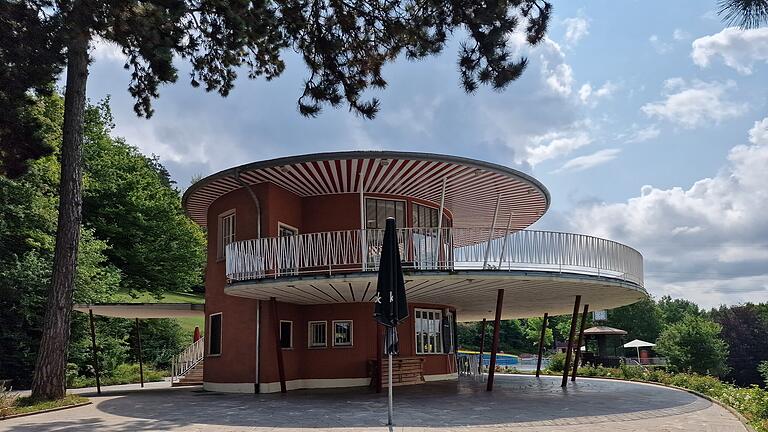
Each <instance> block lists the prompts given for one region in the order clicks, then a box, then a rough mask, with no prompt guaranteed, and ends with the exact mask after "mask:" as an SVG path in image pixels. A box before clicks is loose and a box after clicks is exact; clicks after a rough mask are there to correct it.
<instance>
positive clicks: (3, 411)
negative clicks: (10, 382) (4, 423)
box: [0, 384, 16, 419]
mask: <svg viewBox="0 0 768 432" xmlns="http://www.w3.org/2000/svg"><path fill="white" fill-rule="evenodd" d="M15 402H16V394H15V393H13V392H12V391H11V389H10V388H6V387H5V385H4V384H0V419H1V418H3V417H6V416H8V415H10V414H11V412H12V411H13V405H14V403H15Z"/></svg>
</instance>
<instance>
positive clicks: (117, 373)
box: [67, 363, 167, 388]
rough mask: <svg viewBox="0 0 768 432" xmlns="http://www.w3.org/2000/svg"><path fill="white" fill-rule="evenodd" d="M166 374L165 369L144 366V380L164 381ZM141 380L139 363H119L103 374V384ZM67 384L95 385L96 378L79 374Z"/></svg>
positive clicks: (74, 386)
mask: <svg viewBox="0 0 768 432" xmlns="http://www.w3.org/2000/svg"><path fill="white" fill-rule="evenodd" d="M166 375H167V374H166V373H165V372H163V371H158V370H156V369H153V368H151V367H149V366H147V365H145V366H144V382H152V381H162V380H163V379H164V378H165V376H166ZM140 380H141V378H140V374H139V365H138V364H135V363H132V364H126V363H123V364H120V365H117V366H116V367H115V368H114V370H113V371H112V372H111V373H109V374H108V375H104V376H102V377H101V385H104V386H106V385H118V384H133V383H137V382H139V381H140ZM67 386H68V387H69V388H81V387H95V386H96V378H95V377H84V376H77V377H75V378H73V379H72V380H71V382H70V381H68V383H67Z"/></svg>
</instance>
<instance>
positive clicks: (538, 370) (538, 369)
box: [536, 312, 549, 378]
mask: <svg viewBox="0 0 768 432" xmlns="http://www.w3.org/2000/svg"><path fill="white" fill-rule="evenodd" d="M547 318H549V314H548V313H546V312H544V320H543V321H542V322H541V336H539V359H538V361H537V362H536V378H538V377H539V375H540V374H541V355H542V354H544V338H545V336H546V335H547Z"/></svg>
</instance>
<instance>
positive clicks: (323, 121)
mask: <svg viewBox="0 0 768 432" xmlns="http://www.w3.org/2000/svg"><path fill="white" fill-rule="evenodd" d="M554 6H555V11H556V12H555V15H554V18H553V20H552V23H551V26H550V32H549V34H548V38H547V40H545V41H544V42H543V43H541V44H540V45H539V46H537V47H535V48H533V49H530V48H528V47H526V46H524V44H522V43H521V42H520V38H519V37H513V38H511V40H510V42H509V43H510V46H512V47H513V48H514V49H515V50H516V52H518V53H519V54H521V55H526V56H528V57H529V59H530V66H529V68H528V69H527V71H526V73H525V74H524V76H523V77H522V78H521V79H520V80H519V81H517V82H515V83H513V84H511V85H510V86H509V87H508V88H507V90H506V91H504V92H502V93H498V92H494V91H492V90H490V89H487V88H481V89H480V90H479V91H478V92H477V93H476V94H474V95H466V94H464V93H463V91H462V90H461V89H460V86H459V78H458V73H457V69H456V66H455V65H456V56H457V46H458V42H459V41H460V37H457V38H456V39H455V40H453V41H452V43H451V45H450V46H449V47H448V48H447V49H446V50H445V52H444V53H443V54H442V55H440V56H438V57H434V58H430V59H428V60H425V61H421V62H417V63H413V62H408V61H405V60H403V61H400V62H397V63H395V64H392V65H389V66H388V67H387V68H386V69H385V74H384V75H385V78H386V79H387V80H388V82H389V87H388V88H387V89H386V90H385V91H383V92H380V93H378V94H377V96H378V97H380V99H381V102H382V109H381V112H380V114H379V116H378V117H377V119H376V120H373V121H369V120H363V119H361V118H358V117H355V116H354V115H353V114H351V113H349V112H348V111H347V110H346V109H339V110H333V109H327V110H326V111H324V112H323V114H322V115H321V116H320V117H319V118H316V119H307V118H303V117H301V116H300V115H299V114H298V112H297V110H296V99H297V97H298V96H299V94H300V91H301V86H302V81H303V79H304V77H305V70H304V67H303V64H302V63H301V61H300V59H298V58H296V57H294V56H292V55H291V54H286V60H287V63H288V68H287V70H286V72H285V73H284V75H283V76H282V77H280V78H279V79H277V80H276V81H273V82H271V83H266V82H264V81H263V80H261V81H249V80H247V79H246V78H245V77H244V78H242V79H240V80H239V81H238V83H237V86H236V88H235V90H234V91H233V92H232V94H231V95H230V96H229V97H228V98H226V99H223V98H221V97H219V96H218V95H217V94H207V93H205V92H204V91H201V90H200V89H193V88H191V87H190V86H189V85H188V80H187V79H186V74H185V72H184V69H183V65H181V64H180V67H181V68H182V70H181V73H180V79H179V82H178V83H177V84H175V85H172V86H167V87H164V88H162V89H161V92H160V99H159V100H157V101H156V102H155V109H156V114H155V116H154V117H153V118H152V119H150V120H145V119H139V118H137V117H136V116H135V115H134V114H133V111H132V106H133V101H132V100H131V98H130V96H129V95H128V93H127V90H126V89H127V85H128V79H129V77H128V74H127V72H126V71H124V70H123V69H122V63H123V61H122V59H121V55H120V53H119V52H117V51H116V50H115V49H114V48H112V47H110V46H108V45H105V44H103V43H101V44H98V45H97V46H96V47H95V49H94V50H93V52H92V56H93V57H94V65H93V67H92V71H91V76H90V81H89V85H88V95H89V97H90V98H91V99H92V100H98V99H100V98H103V97H104V96H106V95H111V97H112V107H113V110H114V114H115V122H116V124H117V128H116V133H117V134H118V135H121V136H124V137H125V138H126V139H127V140H128V142H129V143H131V144H133V145H136V146H138V147H139V148H140V149H142V151H144V152H145V153H154V154H157V155H159V156H160V157H161V160H162V161H163V162H164V163H165V164H166V166H167V167H168V169H169V170H170V172H171V174H172V175H173V177H174V178H175V179H176V181H177V182H178V184H179V186H180V187H182V188H184V187H186V186H188V184H189V181H190V179H191V178H192V177H193V176H196V175H207V174H210V173H212V172H215V171H218V170H220V169H224V168H227V167H230V166H233V165H237V164H241V163H246V162H250V161H254V160H261V159H268V158H273V157H279V156H286V155H293V154H301V153H312V152H319V151H333V150H350V149H398V150H411V151H427V152H436V153H447V154H454V155H460V156H467V157H473V158H478V159H484V160H488V161H492V162H497V163H501V164H505V165H509V166H512V167H515V168H517V169H521V170H524V171H526V172H528V173H530V174H532V175H533V176H535V177H536V178H538V179H539V180H541V181H542V182H543V183H544V184H545V185H546V186H547V187H548V188H549V190H550V192H551V194H552V207H551V210H550V212H549V213H548V214H547V215H545V217H544V218H543V219H542V220H541V221H540V222H539V223H537V224H536V225H535V228H540V229H557V230H567V231H578V232H585V233H589V234H595V235H600V236H604V237H608V238H612V239H615V240H618V241H622V242H625V243H627V244H629V245H631V246H633V247H636V248H638V249H639V250H640V251H641V252H643V254H644V255H645V257H646V270H647V277H646V279H647V283H646V286H647V288H648V290H649V291H650V292H651V293H652V294H654V295H663V294H670V295H672V296H673V297H685V298H689V299H692V300H695V301H697V302H699V303H700V304H702V305H704V306H706V307H711V306H716V305H718V304H721V303H726V304H733V303H741V302H745V301H766V300H768V266H767V265H766V264H768V218H766V217H765V216H764V215H765V213H766V211H768V203H767V202H768V196H767V195H768V187H767V186H765V185H766V184H768V120H765V121H763V119H767V118H768V108H767V105H768V86H766V85H765V83H766V82H768V81H766V76H767V75H768V64H766V63H767V62H768V28H762V29H758V30H752V31H741V30H737V29H724V26H723V24H722V23H721V22H720V21H719V19H718V18H717V17H716V15H715V14H714V12H713V9H714V7H715V1H714V0H712V1H701V0H698V1H675V2H666V1H665V2H662V1H622V2H616V1H607V0H605V1H595V0H593V1H588V2H587V1H567V2H566V1H560V2H557V1H556V2H554ZM660 11H661V13H660Z"/></svg>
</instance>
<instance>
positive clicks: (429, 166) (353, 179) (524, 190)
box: [182, 151, 549, 230]
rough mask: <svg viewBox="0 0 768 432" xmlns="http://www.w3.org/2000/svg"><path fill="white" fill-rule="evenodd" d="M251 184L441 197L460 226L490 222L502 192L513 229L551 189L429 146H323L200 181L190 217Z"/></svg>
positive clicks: (535, 214)
mask: <svg viewBox="0 0 768 432" xmlns="http://www.w3.org/2000/svg"><path fill="white" fill-rule="evenodd" d="M238 177H239V179H240V180H241V181H243V182H246V183H248V184H258V183H264V182H269V183H273V184H275V185H278V186H280V187H282V188H284V189H286V190H288V191H291V192H292V193H294V194H296V195H298V196H300V197H308V196H320V195H332V194H341V193H359V192H360V188H361V187H362V190H363V191H364V193H377V194H390V195H399V196H407V197H411V198H418V199H423V200H427V201H431V202H433V203H439V202H440V194H441V190H442V186H443V181H444V179H447V180H446V193H445V208H446V209H448V210H449V211H451V213H452V214H453V225H454V226H456V227H490V226H491V223H492V220H493V216H494V211H495V208H496V202H497V198H500V200H499V213H498V217H499V221H498V222H497V227H500V226H506V221H507V219H508V218H509V217H510V213H512V224H511V229H512V230H520V229H523V228H526V227H528V226H529V225H531V224H532V223H534V222H536V221H537V220H538V219H539V218H540V217H541V216H542V215H543V214H544V213H545V212H546V211H547V209H548V208H549V191H547V189H546V188H545V187H544V185H542V184H541V183H539V182H538V181H537V180H536V179H534V178H533V177H531V176H529V175H527V174H525V173H522V172H520V171H517V170H514V169H511V168H507V167H504V166H501V165H496V164H492V163H488V162H482V161H477V160H472V159H466V158H460V157H454V156H444V155H435V154H427V153H410V152H392V151H352V152H336V153H317V154H310V155H303V156H292V157H286V158H279V159H272V160H267V161H262V162H255V163H251V164H246V165H241V166H239V167H235V168H230V169H227V170H224V171H221V172H218V173H216V174H213V175H211V176H208V177H206V178H204V179H202V180H200V181H198V182H197V183H195V184H193V185H192V186H191V187H190V188H189V189H188V190H187V191H186V192H185V193H184V197H183V201H182V202H183V205H184V208H185V209H186V211H187V213H188V214H189V216H190V217H191V218H192V219H193V220H194V221H195V222H197V223H198V224H201V225H205V224H206V217H207V212H208V206H209V205H210V204H211V203H212V202H213V201H214V200H216V199H217V198H218V197H220V196H222V195H224V194H226V193H229V192H231V191H233V190H235V189H239V188H240V187H242V185H241V184H240V182H239V181H238Z"/></svg>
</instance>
